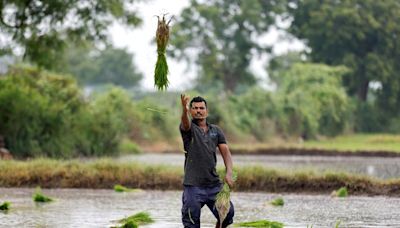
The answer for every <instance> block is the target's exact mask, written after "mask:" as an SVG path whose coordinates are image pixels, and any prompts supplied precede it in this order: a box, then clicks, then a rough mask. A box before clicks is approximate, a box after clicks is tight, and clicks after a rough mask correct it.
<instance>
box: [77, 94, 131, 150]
mask: <svg viewBox="0 0 400 228" xmlns="http://www.w3.org/2000/svg"><path fill="white" fill-rule="evenodd" d="M132 110H133V103H132V102H131V100H130V98H129V96H128V94H127V93H126V92H125V91H123V90H121V89H117V88H114V89H111V90H110V91H109V92H107V93H105V94H100V95H98V96H95V97H94V99H93V101H92V102H91V103H90V105H89V106H87V107H86V112H84V113H82V116H81V118H80V120H79V122H78V126H79V128H80V129H81V130H82V131H81V132H79V133H77V134H78V135H79V137H78V139H77V140H79V141H78V142H79V143H78V148H79V151H80V154H83V155H86V156H93V155H94V156H99V155H104V154H108V155H117V154H118V145H119V143H120V140H121V138H123V135H125V134H127V133H128V132H129V130H130V126H131V125H132V124H133V119H132V118H131V113H132Z"/></svg>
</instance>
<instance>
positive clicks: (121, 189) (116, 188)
mask: <svg viewBox="0 0 400 228" xmlns="http://www.w3.org/2000/svg"><path fill="white" fill-rule="evenodd" d="M114 191H116V192H140V191H142V190H141V189H137V188H127V187H125V186H122V185H120V184H116V185H114Z"/></svg>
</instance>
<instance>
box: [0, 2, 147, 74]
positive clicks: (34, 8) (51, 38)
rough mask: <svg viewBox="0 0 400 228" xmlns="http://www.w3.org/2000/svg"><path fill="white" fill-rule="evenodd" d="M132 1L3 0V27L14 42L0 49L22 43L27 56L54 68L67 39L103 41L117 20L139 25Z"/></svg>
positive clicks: (0, 23)
mask: <svg viewBox="0 0 400 228" xmlns="http://www.w3.org/2000/svg"><path fill="white" fill-rule="evenodd" d="M132 2H134V1H133V0H128V1H121V0H112V1H103V0H95V1H88V2H85V3H82V2H81V1H72V0H67V1H65V0H52V1H43V0H36V1H22V0H18V1H15V0H3V1H1V4H0V29H1V31H2V33H3V35H6V36H8V37H10V38H11V40H12V41H11V42H8V43H5V44H3V43H2V44H0V48H1V49H3V48H7V47H15V44H17V45H20V46H21V47H23V48H24V49H25V53H24V57H25V58H26V59H28V60H30V61H32V62H34V63H37V64H38V65H39V66H41V67H45V68H47V69H54V67H57V65H58V63H59V62H58V60H60V59H62V58H61V57H62V52H63V50H64V49H65V48H66V43H67V42H74V43H79V42H81V41H89V42H104V41H106V40H107V30H108V27H109V25H110V24H111V23H112V22H113V21H116V20H118V22H121V23H123V24H125V25H129V26H136V25H138V24H139V23H140V22H141V21H140V19H139V18H138V17H137V15H136V12H135V11H133V10H130V9H131V8H132V7H129V6H130V4H129V3H132Z"/></svg>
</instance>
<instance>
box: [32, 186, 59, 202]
mask: <svg viewBox="0 0 400 228" xmlns="http://www.w3.org/2000/svg"><path fill="white" fill-rule="evenodd" d="M33 201H35V202H38V203H47V202H52V201H54V200H53V199H52V198H50V197H47V196H45V195H43V193H42V190H41V189H40V188H39V187H38V188H36V191H35V193H34V194H33Z"/></svg>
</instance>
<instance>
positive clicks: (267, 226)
mask: <svg viewBox="0 0 400 228" xmlns="http://www.w3.org/2000/svg"><path fill="white" fill-rule="evenodd" d="M235 225H236V226H240V227H264V228H283V227H284V225H283V223H280V222H275V221H268V220H258V221H253V222H241V223H238V224H235Z"/></svg>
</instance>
